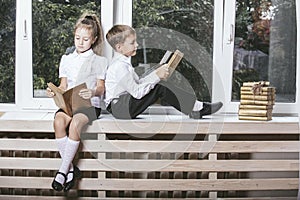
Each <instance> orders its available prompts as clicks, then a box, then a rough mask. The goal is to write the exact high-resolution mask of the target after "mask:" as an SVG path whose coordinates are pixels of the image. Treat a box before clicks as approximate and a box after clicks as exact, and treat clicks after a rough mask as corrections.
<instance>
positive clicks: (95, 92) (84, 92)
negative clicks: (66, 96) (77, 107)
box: [79, 79, 105, 99]
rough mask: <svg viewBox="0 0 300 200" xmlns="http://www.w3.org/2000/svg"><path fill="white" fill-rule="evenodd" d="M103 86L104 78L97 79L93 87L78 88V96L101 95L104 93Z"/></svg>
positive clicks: (85, 97) (87, 97)
mask: <svg viewBox="0 0 300 200" xmlns="http://www.w3.org/2000/svg"><path fill="white" fill-rule="evenodd" d="M104 90H105V86H104V80H99V79H98V80H97V84H96V87H95V89H83V90H80V92H79V96H81V97H82V98H84V99H90V98H92V97H94V96H101V95H103V94H104Z"/></svg>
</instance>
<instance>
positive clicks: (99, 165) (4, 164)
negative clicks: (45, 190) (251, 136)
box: [0, 157, 300, 172]
mask: <svg viewBox="0 0 300 200" xmlns="http://www.w3.org/2000/svg"><path fill="white" fill-rule="evenodd" d="M60 163H61V160H60V159H59V158H14V157H0V169H12V170H16V169H23V170H57V169H58V167H59V166H60ZM299 163H300V162H299V160H298V159H295V160H134V159H106V160H97V159H81V160H79V162H78V167H79V168H80V169H81V170H82V171H99V172H101V171H116V172H117V171H123V172H152V171H160V172H169V171H170V172H264V171H273V172H276V171H298V170H299Z"/></svg>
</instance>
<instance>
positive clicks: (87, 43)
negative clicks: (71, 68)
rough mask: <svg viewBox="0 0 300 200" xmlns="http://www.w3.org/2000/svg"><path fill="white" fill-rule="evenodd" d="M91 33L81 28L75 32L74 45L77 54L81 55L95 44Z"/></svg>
mask: <svg viewBox="0 0 300 200" xmlns="http://www.w3.org/2000/svg"><path fill="white" fill-rule="evenodd" d="M95 40H96V39H95V38H93V35H92V31H91V30H89V29H86V28H83V27H79V28H77V29H76V31H75V36H74V43H75V47H76V50H77V53H83V52H85V51H87V50H89V49H90V48H91V46H92V44H93V43H94V42H95Z"/></svg>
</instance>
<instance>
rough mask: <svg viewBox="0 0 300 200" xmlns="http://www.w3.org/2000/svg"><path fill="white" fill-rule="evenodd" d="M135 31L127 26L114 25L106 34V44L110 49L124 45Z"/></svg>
mask: <svg viewBox="0 0 300 200" xmlns="http://www.w3.org/2000/svg"><path fill="white" fill-rule="evenodd" d="M134 34H136V33H135V30H134V29H133V28H132V27H131V26H128V25H114V26H113V27H112V28H111V29H110V30H109V31H108V32H107V34H106V39H107V42H108V43H109V44H110V46H111V47H112V48H114V49H115V48H116V45H117V44H120V43H124V42H125V40H126V38H127V37H128V36H130V35H134Z"/></svg>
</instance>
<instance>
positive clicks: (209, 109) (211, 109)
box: [189, 102, 223, 119]
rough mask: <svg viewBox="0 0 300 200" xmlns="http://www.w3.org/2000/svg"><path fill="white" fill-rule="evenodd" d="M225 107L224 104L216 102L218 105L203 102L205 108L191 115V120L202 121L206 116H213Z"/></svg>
mask: <svg viewBox="0 0 300 200" xmlns="http://www.w3.org/2000/svg"><path fill="white" fill-rule="evenodd" d="M222 106H223V103H222V102H216V103H208V102H203V108H202V109H201V110H200V111H192V112H191V113H190V114H189V117H190V118H193V119H202V117H203V116H204V115H211V114H214V113H215V112H217V111H218V110H220V109H221V108H222Z"/></svg>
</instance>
